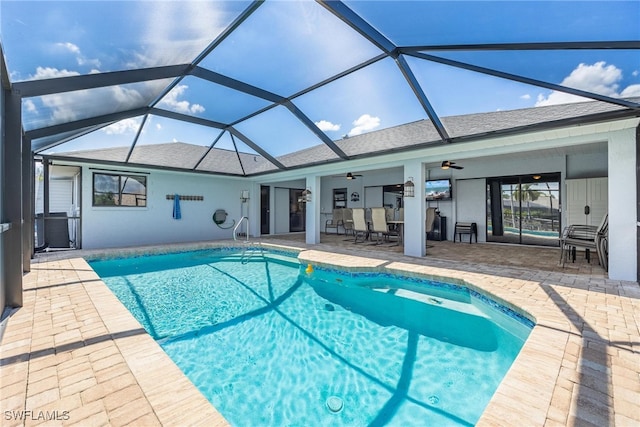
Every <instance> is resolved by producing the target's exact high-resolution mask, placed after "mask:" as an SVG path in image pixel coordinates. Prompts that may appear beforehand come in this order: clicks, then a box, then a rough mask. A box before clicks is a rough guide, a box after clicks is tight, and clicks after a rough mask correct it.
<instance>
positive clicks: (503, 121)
mask: <svg viewBox="0 0 640 427" xmlns="http://www.w3.org/2000/svg"><path fill="white" fill-rule="evenodd" d="M639 100H640V98H633V99H632V101H633V102H638V101H639ZM616 111H618V112H626V113H628V115H629V116H640V111H637V110H636V111H635V112H634V111H633V110H627V109H626V108H624V107H621V106H618V105H612V104H606V103H602V102H581V103H572V104H562V105H553V106H546V107H536V108H526V109H519V110H510V111H496V112H491V113H480V114H468V115H461V116H450V117H444V118H443V119H442V122H443V123H444V125H445V127H446V128H447V130H448V132H449V133H450V135H451V136H452V137H453V138H454V141H455V138H470V137H473V136H474V135H476V136H478V135H487V134H491V133H495V132H500V131H506V130H510V129H515V130H519V131H520V132H525V131H528V130H529V128H528V127H529V126H534V125H538V124H546V125H547V126H549V125H548V124H549V123H551V122H557V123H558V124H562V123H563V121H566V120H571V119H575V118H590V119H591V120H593V121H595V120H602V119H603V116H602V114H604V113H611V112H616ZM440 142H441V139H440V136H439V134H438V132H437V131H436V129H435V127H434V126H433V124H432V123H431V122H430V121H429V120H420V121H416V122H413V123H408V124H405V125H400V126H395V127H392V128H387V129H383V130H379V131H374V132H370V133H366V134H363V135H357V136H353V137H348V138H343V139H341V140H338V141H336V145H337V146H338V147H340V149H342V150H343V151H344V152H345V153H346V154H347V155H348V156H350V157H356V156H368V155H374V154H375V153H383V152H388V151H392V150H406V149H411V147H424V146H425V145H428V144H438V143H440ZM207 150H208V148H207V147H204V146H201V145H193V144H187V143H182V142H174V143H163V144H154V145H140V146H137V147H135V149H134V150H133V153H132V155H131V158H130V159H129V163H130V164H137V165H149V166H158V167H166V168H180V169H183V168H184V169H193V168H194V167H195V171H198V172H210V173H220V174H231V175H254V174H262V173H268V172H272V171H273V172H275V171H278V170H279V169H278V168H277V167H276V166H275V165H273V164H272V163H270V162H269V161H268V160H267V159H265V158H264V157H262V156H260V155H258V154H252V153H240V154H236V152H235V151H231V150H226V149H220V148H212V149H211V150H210V151H209V152H208V153H207V154H206V156H205V157H204V159H203V160H202V161H201V162H200V163H198V162H199V161H200V159H201V158H202V156H203V155H204V154H205V153H206V152H207ZM128 151H129V147H117V148H107V149H99V150H84V151H74V152H67V153H59V154H57V155H56V156H57V157H67V158H74V159H86V160H99V161H107V162H124V161H125V159H126V156H127V153H128ZM238 157H239V158H240V159H238ZM277 160H278V161H280V162H281V163H282V164H284V165H285V166H286V167H300V166H308V165H313V164H320V163H325V162H333V161H336V160H339V159H338V157H337V156H336V154H335V153H334V152H333V151H332V150H331V149H329V147H327V146H326V145H324V144H321V145H316V146H313V147H310V148H306V149H303V150H299V151H296V152H294V153H291V154H287V155H284V156H280V157H277ZM196 165H197V167H196Z"/></svg>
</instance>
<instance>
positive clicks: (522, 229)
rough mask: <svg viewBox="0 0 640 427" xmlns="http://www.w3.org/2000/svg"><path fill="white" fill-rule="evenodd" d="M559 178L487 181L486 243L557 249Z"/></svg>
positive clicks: (540, 176) (558, 232)
mask: <svg viewBox="0 0 640 427" xmlns="http://www.w3.org/2000/svg"><path fill="white" fill-rule="evenodd" d="M559 203H560V174H559V173H553V174H539V175H521V176H508V177H500V178H489V179H487V241H489V242H502V243H518V244H525V245H543V246H557V245H558V242H559V238H560V230H561V228H560V209H559V207H560V206H559Z"/></svg>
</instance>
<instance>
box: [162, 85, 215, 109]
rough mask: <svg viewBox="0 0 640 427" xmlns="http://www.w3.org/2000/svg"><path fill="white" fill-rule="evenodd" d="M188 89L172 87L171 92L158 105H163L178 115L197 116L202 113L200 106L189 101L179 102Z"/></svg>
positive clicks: (180, 86)
mask: <svg viewBox="0 0 640 427" xmlns="http://www.w3.org/2000/svg"><path fill="white" fill-rule="evenodd" d="M188 88H189V86H187V85H178V86H176V87H174V88H173V89H172V90H171V92H169V93H168V94H167V95H166V96H165V97H164V98H162V101H160V102H159V105H164V106H166V107H167V108H169V109H171V110H173V111H176V112H178V113H185V114H188V113H191V114H198V113H202V112H204V107H203V106H202V105H200V104H191V103H190V102H189V101H185V100H179V99H178V98H180V97H181V96H182V95H184V93H185V91H186V90H187V89H188Z"/></svg>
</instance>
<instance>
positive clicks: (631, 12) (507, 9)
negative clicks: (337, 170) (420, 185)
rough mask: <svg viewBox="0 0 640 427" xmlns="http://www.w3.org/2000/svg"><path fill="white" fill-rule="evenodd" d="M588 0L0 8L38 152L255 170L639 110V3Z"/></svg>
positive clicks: (12, 74)
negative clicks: (390, 136) (395, 135)
mask: <svg viewBox="0 0 640 427" xmlns="http://www.w3.org/2000/svg"><path fill="white" fill-rule="evenodd" d="M621 3H625V2H621ZM577 4H578V3H575V2H574V3H567V2H547V3H544V6H542V5H541V4H540V3H537V2H438V1H408V2H404V1H401V2H397V1H382V2H378V1H318V2H313V1H255V2H246V1H195V2H189V1H163V2H148V1H140V2H134V1H117V2H108V1H103V2H101V1H98V2H93V1H91V2H89V1H87V2H64V1H46V2H45V1H6V2H3V3H2V6H1V7H2V18H1V19H2V22H1V23H2V41H3V49H4V54H5V56H6V60H7V73H8V76H7V77H8V79H9V80H10V81H11V83H12V87H13V89H14V92H15V93H16V94H19V96H20V109H21V115H22V126H23V129H24V136H25V138H26V139H28V140H29V141H30V142H31V147H32V149H33V151H34V153H35V154H36V155H44V156H51V157H65V158H74V159H87V160H92V161H99V162H106V163H118V164H130V165H145V166H150V167H162V168H172V169H180V170H188V171H193V172H204V173H217V174H226V175H240V176H251V175H256V174H264V173H269V172H274V171H279V170H287V169H291V168H300V167H306V166H309V165H312V164H325V163H327V162H338V161H344V160H349V159H354V158H359V157H363V156H370V155H374V154H380V153H383V152H389V151H395V150H407V149H415V148H418V147H421V146H429V145H438V144H448V143H455V142H464V141H467V140H470V139H473V138H477V137H478V136H479V135H483V136H484V135H486V134H502V133H509V132H514V131H516V130H519V131H521V130H522V128H527V129H531V128H545V127H550V126H557V125H558V124H559V122H564V123H566V122H571V121H580V122H583V121H594V120H602V119H603V118H606V117H621V116H625V115H627V116H628V115H636V114H637V113H638V110H639V109H640V106H639V104H638V102H637V99H636V100H631V99H628V98H629V97H631V96H634V95H636V96H637V95H639V94H640V90H639V89H638V87H639V86H638V84H640V81H639V80H638V78H637V72H638V69H637V68H638V59H639V55H638V48H639V42H638V39H640V37H639V31H640V30H639V29H638V25H637V23H638V15H639V12H638V4H637V3H634V2H627V3H625V8H627V10H625V11H623V10H622V9H620V10H618V9H617V8H616V7H610V6H609V4H608V3H607V2H584V3H580V6H579V7H577ZM116 28H117V29H118V30H117V31H116V30H115V29H116ZM507 29H508V31H505V30H507ZM634 72H635V73H636V76H635V78H634ZM590 79H600V81H599V82H598V83H596V84H593V83H589V81H590ZM589 100H595V101H598V102H596V103H591V104H588V106H584V107H582V108H576V109H574V110H573V111H566V110H564V111H562V112H558V114H551V115H550V114H548V113H546V114H540V115H537V114H527V115H526V116H515V117H513V118H512V119H511V120H504V119H500V120H495V119H493V118H492V117H491V113H494V112H496V111H501V110H515V109H522V108H528V107H534V106H540V107H541V106H545V105H546V106H548V105H555V104H559V103H565V102H574V101H589ZM462 116H463V117H464V118H462ZM549 117H553V120H551V121H549ZM413 122H419V126H418V127H417V128H415V129H414V130H413V132H414V133H415V134H414V135H411V136H410V137H408V138H403V139H401V140H396V141H387V140H384V139H383V138H378V139H374V140H370V139H366V138H364V137H363V135H366V134H367V133H370V132H372V131H379V130H381V129H389V128H393V127H396V126H399V125H403V124H406V123H413Z"/></svg>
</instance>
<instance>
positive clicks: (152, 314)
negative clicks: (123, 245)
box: [90, 251, 532, 426]
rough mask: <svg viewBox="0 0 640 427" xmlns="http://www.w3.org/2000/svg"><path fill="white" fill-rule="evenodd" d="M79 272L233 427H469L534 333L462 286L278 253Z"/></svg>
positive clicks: (128, 262)
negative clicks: (116, 303) (353, 271)
mask: <svg viewBox="0 0 640 427" xmlns="http://www.w3.org/2000/svg"><path fill="white" fill-rule="evenodd" d="M90 264H91V266H92V267H93V269H94V270H95V271H96V272H97V273H98V275H100V277H101V278H102V279H103V281H104V282H105V283H106V284H107V286H109V288H110V289H111V290H112V291H113V292H114V293H115V294H116V295H117V296H118V298H120V300H121V301H122V302H123V303H124V304H125V306H127V308H128V309H129V310H130V311H131V312H132V313H133V315H134V316H135V317H136V318H137V319H138V320H139V321H140V322H141V323H142V324H143V326H144V327H145V328H146V330H147V331H148V332H149V334H151V335H152V336H153V337H154V338H155V339H156V340H157V341H158V342H159V343H160V345H161V346H162V348H163V349H164V351H166V352H167V354H168V355H169V356H170V357H171V358H172V359H173V360H174V361H175V363H176V364H177V365H178V366H179V367H180V368H181V369H182V370H183V372H185V374H186V375H187V376H188V377H189V378H190V379H191V381H192V382H193V383H194V384H195V385H196V386H197V387H198V388H199V389H200V390H201V391H202V393H203V394H204V395H205V396H206V397H207V398H208V399H209V400H210V401H211V403H212V404H213V405H214V406H215V407H216V408H217V409H218V410H219V411H220V412H221V413H222V414H223V415H224V416H225V418H227V420H229V421H230V422H231V423H232V424H233V425H235V426H311V425H313V426H324V425H326V426H337V425H349V426H382V425H393V426H409V425H438V426H441V425H473V424H475V422H476V421H477V420H478V418H479V417H480V415H481V414H482V412H483V410H484V408H485V406H486V405H487V403H488V402H489V400H490V398H491V396H492V395H493V393H494V392H495V390H496V388H497V386H498V384H499V383H500V381H501V380H502V378H503V377H504V375H505V373H506V372H507V370H508V369H509V367H510V366H511V363H512V362H513V360H514V359H515V357H516V356H517V354H518V352H519V351H520V348H521V347H522V345H523V343H524V341H525V340H526V338H527V336H528V334H529V332H530V330H531V327H532V323H531V322H530V321H528V320H527V319H525V318H522V317H520V316H518V315H516V314H515V313H513V312H510V311H509V310H507V309H505V308H504V307H501V306H498V305H497V304H495V303H492V302H491V301H490V300H488V299H487V298H486V297H483V296H481V295H479V294H477V293H475V292H470V291H469V290H467V289H466V288H463V287H460V286H455V285H445V284H439V283H434V282H429V281H426V280H418V279H407V278H404V279H402V278H397V277H394V276H391V275H382V274H358V275H348V274H346V273H342V272H339V271H323V270H321V269H315V271H314V272H313V273H312V274H310V275H309V274H306V273H305V271H304V267H301V266H300V265H299V263H298V261H297V260H296V259H295V257H288V256H283V255H282V254H279V253H276V254H267V255H266V256H265V257H264V259H262V257H254V258H253V260H252V261H251V262H249V263H248V264H242V263H241V262H240V260H239V258H238V256H237V255H232V254H231V253H229V252H225V251H222V252H220V251H218V252H216V251H199V252H187V253H179V254H170V255H157V256H145V257H137V258H129V259H114V260H102V261H92V262H90Z"/></svg>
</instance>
